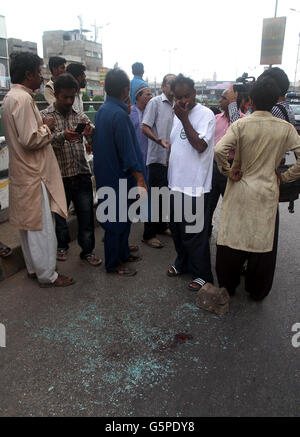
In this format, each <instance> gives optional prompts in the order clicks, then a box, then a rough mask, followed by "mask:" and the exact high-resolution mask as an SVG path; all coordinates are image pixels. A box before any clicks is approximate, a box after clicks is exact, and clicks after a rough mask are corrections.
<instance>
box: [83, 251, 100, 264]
mask: <svg viewBox="0 0 300 437" xmlns="http://www.w3.org/2000/svg"><path fill="white" fill-rule="evenodd" d="M82 259H83V260H84V261H86V262H87V263H89V264H90V265H91V266H94V267H97V266H100V265H101V264H102V259H101V258H99V257H98V256H96V255H95V254H94V253H89V254H88V255H85V256H84V258H82Z"/></svg>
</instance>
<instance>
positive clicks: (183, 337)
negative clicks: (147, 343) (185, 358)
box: [152, 332, 193, 352]
mask: <svg viewBox="0 0 300 437" xmlns="http://www.w3.org/2000/svg"><path fill="white" fill-rule="evenodd" d="M191 340H193V336H192V335H191V334H188V333H185V332H180V333H178V334H175V335H174V337H173V338H171V339H170V340H169V341H168V342H167V343H160V339H159V338H158V337H157V338H156V337H152V341H154V342H155V341H158V343H160V344H159V345H158V347H157V348H155V349H154V352H164V351H166V350H172V349H173V350H174V349H176V348H177V346H178V345H180V344H183V343H185V342H187V341H191Z"/></svg>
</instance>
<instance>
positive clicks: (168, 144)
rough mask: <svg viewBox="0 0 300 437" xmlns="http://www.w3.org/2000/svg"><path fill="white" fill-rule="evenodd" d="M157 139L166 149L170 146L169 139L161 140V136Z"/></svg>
mask: <svg viewBox="0 0 300 437" xmlns="http://www.w3.org/2000/svg"><path fill="white" fill-rule="evenodd" d="M158 141H159V144H160V145H161V146H163V147H165V148H166V149H168V148H169V147H170V146H171V143H170V141H166V140H163V139H162V138H160V139H159V140H158Z"/></svg>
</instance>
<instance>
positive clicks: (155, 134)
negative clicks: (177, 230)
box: [142, 74, 176, 249]
mask: <svg viewBox="0 0 300 437" xmlns="http://www.w3.org/2000/svg"><path fill="white" fill-rule="evenodd" d="M175 78H176V76H175V75H174V74H167V75H165V77H164V78H163V81H162V86H161V89H162V94H161V95H160V96H157V97H154V98H153V99H151V100H150V101H149V103H148V104H147V106H146V109H145V113H144V117H143V121H142V132H143V134H144V135H145V136H146V137H148V152H147V162H146V165H147V169H148V176H149V185H150V187H158V188H162V187H167V186H168V165H167V160H168V155H169V150H168V148H169V147H170V133H171V130H172V124H173V118H174V111H173V103H174V94H173V91H172V89H171V85H172V83H173V82H174V80H175ZM159 210H160V214H159V222H158V223H153V222H149V223H145V228H144V236H143V242H144V243H146V244H147V245H148V246H150V247H153V248H156V249H160V248H162V247H163V244H162V242H161V241H160V240H159V239H158V238H157V237H156V235H157V234H164V233H168V232H170V231H169V229H168V223H166V222H165V221H163V218H162V205H161V204H160V205H159Z"/></svg>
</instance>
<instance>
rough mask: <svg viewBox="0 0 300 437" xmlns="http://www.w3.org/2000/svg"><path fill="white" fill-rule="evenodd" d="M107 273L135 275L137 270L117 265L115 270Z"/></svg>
mask: <svg viewBox="0 0 300 437" xmlns="http://www.w3.org/2000/svg"><path fill="white" fill-rule="evenodd" d="M107 273H117V274H118V275H120V276H135V275H136V274H137V271H136V270H131V269H128V268H127V267H124V266H119V267H117V268H116V270H114V271H112V272H107Z"/></svg>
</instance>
